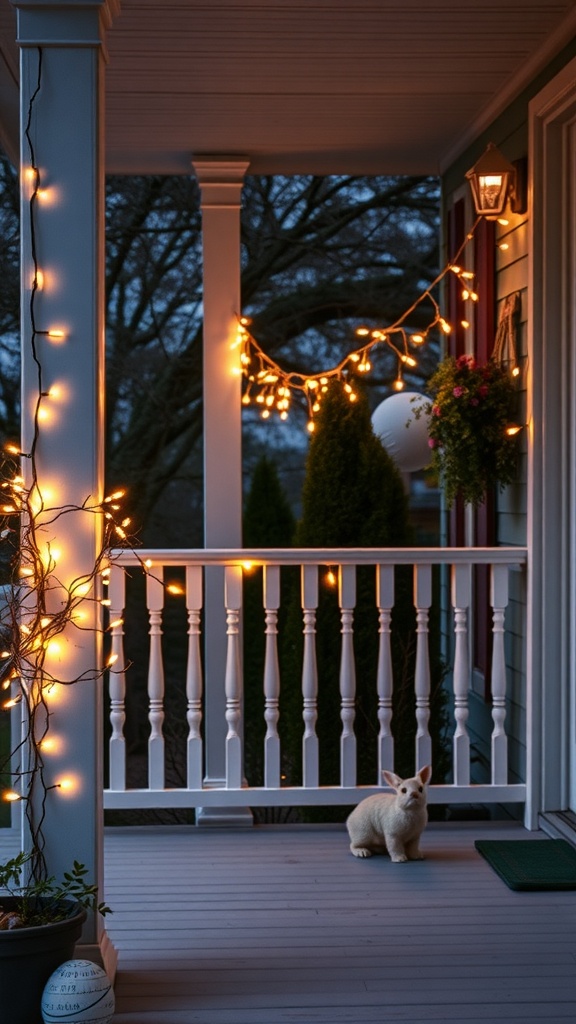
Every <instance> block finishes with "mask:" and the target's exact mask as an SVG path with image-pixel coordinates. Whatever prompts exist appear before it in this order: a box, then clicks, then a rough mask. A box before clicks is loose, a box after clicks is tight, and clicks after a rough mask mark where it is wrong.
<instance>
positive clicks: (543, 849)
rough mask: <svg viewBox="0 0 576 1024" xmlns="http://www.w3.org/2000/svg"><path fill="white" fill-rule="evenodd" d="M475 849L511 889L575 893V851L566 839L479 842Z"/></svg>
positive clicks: (484, 840)
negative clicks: (573, 890)
mask: <svg viewBox="0 0 576 1024" xmlns="http://www.w3.org/2000/svg"><path fill="white" fill-rule="evenodd" d="M474 845H475V847H476V849H477V850H478V852H479V853H481V854H482V856H483V857H484V858H485V859H486V860H487V861H488V863H489V865H490V867H491V868H494V871H496V873H497V874H498V875H500V878H502V879H503V880H504V881H505V882H506V885H507V886H509V888H510V889H522V890H526V889H528V890H532V891H533V892H537V891H541V890H544V889H576V849H574V847H573V846H571V845H570V843H568V842H566V840H565V839H478V840H477V841H476V842H475V844H474Z"/></svg>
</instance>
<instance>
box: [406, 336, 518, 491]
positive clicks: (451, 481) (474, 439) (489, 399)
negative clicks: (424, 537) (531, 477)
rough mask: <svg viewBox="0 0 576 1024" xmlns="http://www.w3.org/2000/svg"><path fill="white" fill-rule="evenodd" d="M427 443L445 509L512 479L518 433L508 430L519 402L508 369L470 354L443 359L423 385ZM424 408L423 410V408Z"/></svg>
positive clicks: (515, 462)
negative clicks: (426, 398) (427, 417)
mask: <svg viewBox="0 0 576 1024" xmlns="http://www.w3.org/2000/svg"><path fill="white" fill-rule="evenodd" d="M427 391H428V394H429V396H430V403H429V405H428V406H427V407H426V410H425V411H426V412H427V413H429V415H430V420H429V428H428V434H429V440H428V444H429V445H430V448H431V449H432V465H433V467H434V468H435V469H436V470H437V471H438V473H439V476H440V479H441V481H442V484H443V486H444V490H445V494H446V501H447V504H448V507H451V506H452V505H453V504H454V501H455V499H456V498H457V497H461V498H462V500H463V501H464V502H465V503H466V504H470V505H472V506H474V507H475V508H476V507H478V505H481V504H482V502H483V501H484V499H485V496H486V492H487V491H488V490H490V488H492V487H494V486H499V487H504V486H505V485H506V484H511V483H512V482H513V481H514V480H515V478H516V471H517V456H518V444H517V437H516V436H515V435H511V434H510V433H508V432H507V431H508V429H509V428H510V424H511V421H512V420H513V418H514V410H515V407H516V403H517V388H516V383H515V380H514V378H513V377H512V375H511V373H510V372H509V370H508V369H507V368H506V367H505V366H504V365H502V364H500V363H499V362H496V361H495V360H490V361H489V362H487V363H486V364H485V365H483V366H477V365H476V362H475V360H474V358H473V357H472V356H460V357H459V358H458V359H454V358H449V359H445V360H444V361H443V362H442V363H441V364H440V365H439V367H438V369H437V370H436V371H435V373H434V374H433V376H432V377H431V378H430V380H429V382H428V386H427ZM422 411H424V410H422Z"/></svg>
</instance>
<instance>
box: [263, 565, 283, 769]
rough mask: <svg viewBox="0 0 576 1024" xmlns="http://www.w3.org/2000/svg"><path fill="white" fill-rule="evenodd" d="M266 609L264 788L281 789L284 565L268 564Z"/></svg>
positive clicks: (265, 585)
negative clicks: (280, 656)
mask: <svg viewBox="0 0 576 1024" xmlns="http://www.w3.org/2000/svg"><path fill="white" fill-rule="evenodd" d="M263 594H264V608H265V616H266V654H265V658H264V699H265V708H264V718H265V720H266V736H265V738H264V785H265V787H266V788H267V789H274V788H277V787H279V786H280V736H279V735H278V719H279V717H280V712H279V710H278V702H279V699H280V669H279V667H278V608H279V607H280V566H278V565H265V566H264V578H263Z"/></svg>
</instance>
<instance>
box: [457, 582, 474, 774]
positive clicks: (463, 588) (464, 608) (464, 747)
mask: <svg viewBox="0 0 576 1024" xmlns="http://www.w3.org/2000/svg"><path fill="white" fill-rule="evenodd" d="M471 595H472V566H471V565H453V566H452V607H453V608H454V632H455V649H454V717H455V719H456V729H455V732H454V740H453V759H454V782H455V784H456V785H458V786H467V785H469V783H470V737H469V735H468V730H467V722H468V691H469V689H470V661H469V657H468V625H467V619H468V608H469V607H470V600H471Z"/></svg>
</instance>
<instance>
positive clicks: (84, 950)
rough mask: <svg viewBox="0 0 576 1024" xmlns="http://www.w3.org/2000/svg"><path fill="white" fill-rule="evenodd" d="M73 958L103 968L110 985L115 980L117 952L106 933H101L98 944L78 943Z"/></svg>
mask: <svg viewBox="0 0 576 1024" xmlns="http://www.w3.org/2000/svg"><path fill="white" fill-rule="evenodd" d="M74 953H75V956H77V957H78V959H81V960H91V961H92V963H94V964H98V966H99V967H103V968H104V970H105V971H106V974H107V975H108V977H109V978H110V981H111V982H112V984H114V980H115V978H116V969H117V967H118V950H117V949H116V947H115V946H114V944H113V943H112V940H111V939H110V936H109V935H108V932H107V931H103V932H102V935H101V936H100V941H99V942H78V943H77V944H76V949H75V950H74Z"/></svg>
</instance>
